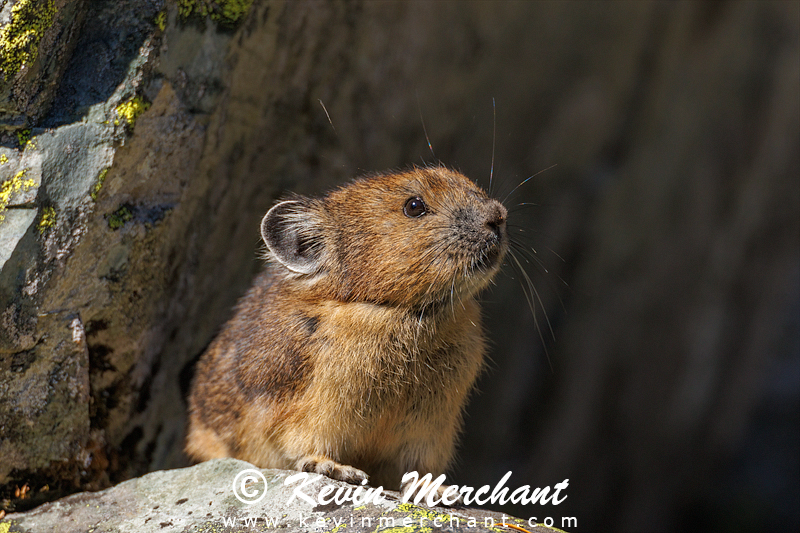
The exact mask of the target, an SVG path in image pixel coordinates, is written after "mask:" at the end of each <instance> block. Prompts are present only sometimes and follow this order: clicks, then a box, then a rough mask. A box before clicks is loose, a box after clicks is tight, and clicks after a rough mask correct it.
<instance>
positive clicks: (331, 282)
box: [186, 166, 508, 488]
mask: <svg viewBox="0 0 800 533" xmlns="http://www.w3.org/2000/svg"><path fill="white" fill-rule="evenodd" d="M506 217H507V211H506V209H505V207H503V205H502V204H501V203H500V202H498V201H496V200H493V199H491V198H489V197H488V196H487V195H486V193H485V192H484V191H483V190H481V189H480V188H479V187H478V186H477V185H475V184H474V183H473V182H472V181H470V180H469V179H467V178H466V177H464V176H463V175H462V174H459V173H458V172H454V171H452V170H448V169H446V168H444V167H442V166H438V167H430V168H416V167H415V168H413V169H410V170H407V171H402V172H391V173H382V174H375V175H370V176H367V177H362V178H359V179H356V180H354V181H352V182H350V183H349V184H347V185H344V186H342V187H340V188H338V189H335V190H333V191H332V192H330V193H329V194H327V195H326V196H324V197H322V198H306V197H294V198H292V199H289V200H286V201H283V202H281V203H278V204H277V205H275V206H274V207H273V208H272V209H270V210H269V212H268V213H267V214H266V216H264V219H263V220H262V222H261V235H262V237H263V239H264V242H266V244H267V247H268V250H269V251H268V254H267V259H268V266H267V268H266V269H265V271H264V272H263V273H262V274H261V275H260V276H258V277H257V278H256V280H255V283H254V285H253V287H252V288H251V289H250V291H249V292H248V293H247V294H246V295H245V296H244V297H243V298H242V300H241V301H240V302H239V304H238V306H237V308H236V312H235V316H234V317H233V318H232V319H231V320H230V321H229V322H228V323H227V324H226V325H225V326H224V328H223V329H222V331H221V332H220V334H219V336H218V337H217V338H216V339H215V340H214V341H213V343H212V344H211V345H210V346H209V348H208V350H207V351H206V352H205V353H204V354H203V356H202V357H201V359H200V361H199V363H198V367H197V372H196V376H195V379H194V382H193V385H192V390H191V394H190V398H189V404H190V406H189V407H190V413H189V430H188V438H187V443H186V450H187V452H188V454H189V455H190V456H191V457H192V458H194V459H196V460H200V461H203V460H208V459H213V458H219V457H235V458H238V459H242V460H245V461H249V462H251V463H253V464H255V465H257V466H259V467H262V468H284V469H297V470H303V471H310V472H318V473H321V474H325V475H328V476H330V477H332V478H334V479H339V480H344V481H349V482H360V481H363V480H364V479H366V478H367V476H369V478H370V480H371V481H372V482H373V484H375V485H378V484H379V485H381V486H386V487H388V488H395V487H399V485H400V479H401V477H402V475H403V473H405V472H409V471H413V470H416V471H418V472H419V473H420V475H422V474H424V473H428V472H430V473H432V474H433V475H434V476H437V475H439V474H441V473H444V470H445V468H447V466H448V463H449V462H450V461H451V459H452V457H453V451H454V447H455V442H456V438H457V435H458V432H459V429H460V426H461V418H462V411H463V408H464V405H465V402H466V400H467V396H468V394H469V392H470V389H471V388H472V386H473V384H474V382H475V378H476V377H477V375H478V373H479V371H480V370H481V367H482V365H483V358H484V351H485V344H486V343H485V340H484V335H483V331H482V330H481V320H480V310H479V307H478V304H477V302H476V301H475V297H476V294H477V293H478V292H479V291H480V290H481V289H483V288H485V287H486V286H487V285H488V284H489V282H490V281H491V279H492V277H493V276H494V275H495V274H496V273H497V271H498V270H499V268H500V266H501V263H502V260H503V257H504V254H505V253H506V250H507V248H508V236H507V231H506Z"/></svg>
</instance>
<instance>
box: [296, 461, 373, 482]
mask: <svg viewBox="0 0 800 533" xmlns="http://www.w3.org/2000/svg"><path fill="white" fill-rule="evenodd" d="M297 470H301V471H303V472H314V473H317V474H322V475H323V476H328V477H329V478H332V479H336V480H338V481H346V482H347V483H353V484H355V485H360V484H361V482H362V481H364V480H365V479H369V476H367V474H366V472H364V471H363V470H359V469H358V468H355V467H353V466H350V465H343V464H340V463H337V462H336V461H334V460H333V459H328V458H327V457H320V456H309V457H304V458H303V459H300V460H299V461H298V462H297Z"/></svg>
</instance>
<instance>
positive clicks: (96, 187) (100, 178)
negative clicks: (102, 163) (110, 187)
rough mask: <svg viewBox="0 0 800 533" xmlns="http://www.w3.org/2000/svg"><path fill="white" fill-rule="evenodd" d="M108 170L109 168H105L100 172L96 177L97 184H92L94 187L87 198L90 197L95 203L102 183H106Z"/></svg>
mask: <svg viewBox="0 0 800 533" xmlns="http://www.w3.org/2000/svg"><path fill="white" fill-rule="evenodd" d="M108 168H109V167H106V168H104V169H103V170H101V171H100V173H99V174H98V175H97V183H95V184H94V187H92V192H90V193H89V196H91V197H92V200H93V201H95V202H96V201H97V194H98V193H99V192H100V189H102V188H103V182H105V181H106V175H107V174H108Z"/></svg>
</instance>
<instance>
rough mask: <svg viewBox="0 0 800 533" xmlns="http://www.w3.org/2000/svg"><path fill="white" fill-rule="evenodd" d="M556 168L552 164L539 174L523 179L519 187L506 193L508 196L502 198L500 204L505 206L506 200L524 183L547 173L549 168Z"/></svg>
mask: <svg viewBox="0 0 800 533" xmlns="http://www.w3.org/2000/svg"><path fill="white" fill-rule="evenodd" d="M557 166H558V164H553V165H550V166H549V167H547V168H545V169H542V170H540V171H539V172H537V173H536V174H534V175H532V176H528V177H527V178H525V179H524V180H522V183H520V184H519V185H517V186H516V187H514V188H513V189H511V192H510V193H508V194H507V195H506V196H505V198H503V199H502V200H501V202H500V203H501V204H505V203H506V200H508V199H509V197H510V196H511V195H512V194H514V193H515V192H516V190H517V189H519V188H520V187H522V186H523V185H525V184H526V183H528V182H529V181H530V180H532V179H533V178H535V177H536V176H538V175H539V174H541V173H542V172H547V171H548V170H550V169H551V168H555V167H557Z"/></svg>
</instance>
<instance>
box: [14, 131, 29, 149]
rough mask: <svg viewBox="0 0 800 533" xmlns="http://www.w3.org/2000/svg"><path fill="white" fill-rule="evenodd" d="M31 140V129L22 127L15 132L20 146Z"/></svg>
mask: <svg viewBox="0 0 800 533" xmlns="http://www.w3.org/2000/svg"><path fill="white" fill-rule="evenodd" d="M30 140H31V130H30V129H24V130H22V131H18V132H17V142H18V143H19V145H20V146H25V145H26V144H28V143H29V142H30Z"/></svg>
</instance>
